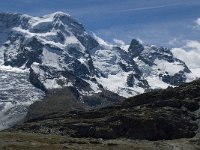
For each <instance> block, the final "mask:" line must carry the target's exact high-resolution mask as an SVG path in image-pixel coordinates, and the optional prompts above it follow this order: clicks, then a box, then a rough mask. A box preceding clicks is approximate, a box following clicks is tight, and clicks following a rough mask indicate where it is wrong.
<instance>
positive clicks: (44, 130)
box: [0, 80, 200, 150]
mask: <svg viewBox="0 0 200 150" xmlns="http://www.w3.org/2000/svg"><path fill="white" fill-rule="evenodd" d="M199 91H200V80H196V81H193V82H191V83H185V84H183V85H181V86H179V87H176V88H168V89H166V90H154V91H152V92H148V93H145V94H142V95H138V96H135V97H132V98H128V99H126V100H125V101H123V102H121V103H118V104H115V105H113V106H107V107H104V108H98V109H91V108H90V109H89V110H83V109H79V108H78V107H77V106H79V105H77V104H73V105H74V106H76V107H74V106H73V107H74V108H76V109H74V110H68V111H66V110H62V109H61V110H60V111H59V110H58V111H57V112H52V111H49V110H47V109H46V110H47V111H44V112H45V113H44V115H41V112H42V111H39V112H37V111H34V109H33V108H34V107H32V106H31V107H30V109H29V113H28V115H27V118H26V119H27V120H26V121H25V122H24V123H21V124H18V125H17V126H14V127H13V128H10V129H8V130H6V131H4V132H1V133H0V136H2V138H1V140H0V141H1V143H3V144H4V145H5V147H6V144H8V145H7V147H9V145H10V144H11V145H13V143H14V145H15V146H16V147H20V146H21V148H23V146H25V145H24V144H22V145H20V142H22V143H26V142H27V141H29V142H28V143H29V144H27V147H28V146H29V148H30V147H34V146H36V147H37V146H38V147H39V146H44V147H45V146H47V147H48V146H50V145H53V146H57V147H59V148H60V149H61V148H63V149H64V148H67V147H68V148H69V149H73V148H74V149H80V148H88V149H89V148H95V149H134V148H135V149H137V148H140V149H153V150H154V149H172V150H173V149H174V150H175V149H199V148H200V147H199V146H200V145H199V112H200V111H199V105H200V104H199V102H200V93H199ZM50 101H51V100H50ZM55 101H56V98H55ZM42 102H43V104H42V106H44V105H46V107H48V105H49V102H48V100H46V101H42ZM68 102H69V104H71V102H70V101H68ZM66 104H67V102H66ZM33 105H34V104H33ZM37 105H38V106H39V105H40V104H37ZM54 105H55V107H57V106H59V104H57V103H54ZM38 106H37V108H40V107H38ZM41 110H44V109H41ZM32 112H34V115H32V114H33V113H32ZM37 113H40V115H39V116H38V115H37ZM32 116H38V117H32ZM12 135H14V136H13V138H11V139H13V140H14V141H9V142H5V141H6V137H7V136H8V137H9V136H12ZM15 136H16V137H15ZM25 137H28V138H27V139H26V138H25ZM35 137H38V138H45V139H46V140H48V141H46V140H43V141H40V140H38V139H36V138H35ZM24 138H25V139H24ZM16 139H21V140H19V141H16ZM53 139H54V140H53ZM146 140H148V141H146ZM10 142H11V143H10ZM12 142H13V143H12ZM51 142H52V143H51ZM31 143H32V144H31ZM33 143H34V144H33ZM45 143H46V144H45ZM33 145H34V146H33ZM25 147H26V146H25ZM27 147H26V148H27ZM44 149H45V148H44Z"/></svg>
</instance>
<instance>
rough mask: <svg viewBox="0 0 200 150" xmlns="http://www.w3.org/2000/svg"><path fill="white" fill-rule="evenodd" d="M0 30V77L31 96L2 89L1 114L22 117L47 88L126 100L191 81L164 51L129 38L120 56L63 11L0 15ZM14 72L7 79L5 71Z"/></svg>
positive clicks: (119, 50) (183, 66) (186, 70)
mask: <svg viewBox="0 0 200 150" xmlns="http://www.w3.org/2000/svg"><path fill="white" fill-rule="evenodd" d="M0 31H1V32H0V46H1V47H0V63H1V64H0V69H1V70H0V73H1V74H2V75H3V76H4V77H5V80H7V81H12V82H14V83H17V84H18V87H21V89H26V93H29V94H28V95H30V97H32V100H31V102H30V99H29V97H26V96H24V93H23V92H21V90H20V89H18V88H17V87H16V86H13V85H11V86H9V87H8V88H5V89H4V91H2V92H1V93H0V94H1V97H0V102H1V104H2V105H1V106H2V109H1V112H3V113H4V114H6V113H7V115H9V114H13V113H12V112H13V111H11V110H12V109H13V108H16V106H18V107H17V110H16V111H20V112H22V113H24V112H26V109H25V108H27V106H28V105H30V104H31V103H32V102H33V101H35V100H38V99H41V98H42V97H43V96H44V95H45V92H48V91H49V90H52V89H58V88H59V89H60V88H64V87H73V88H74V89H75V90H76V91H77V92H78V93H79V94H80V95H84V96H85V95H93V94H95V93H98V92H103V91H105V90H108V91H111V92H114V93H117V94H118V95H120V96H123V97H130V96H133V95H137V94H140V93H144V92H145V91H148V90H151V89H155V88H167V87H168V86H177V85H180V84H181V83H183V82H187V81H189V80H190V77H191V76H192V73H191V71H190V70H189V68H188V67H187V66H186V64H185V63H184V62H183V61H181V60H179V59H177V58H175V57H174V56H173V54H172V53H171V52H170V50H169V49H166V48H163V47H156V46H148V45H143V44H141V43H140V42H139V41H137V40H135V39H133V40H132V42H131V44H130V47H129V48H128V51H126V50H124V49H123V48H120V47H117V46H114V45H111V44H107V43H106V42H104V41H103V40H102V39H101V38H99V37H97V36H93V35H90V34H88V33H87V32H86V30H85V29H84V27H83V25H82V24H81V23H79V22H78V21H77V20H76V19H74V18H73V17H71V16H70V15H69V14H66V13H63V12H56V13H53V14H49V15H45V16H42V17H32V16H28V15H22V14H10V13H0ZM16 70H18V71H19V72H18V73H17V74H16V76H17V77H15V78H13V76H11V75H10V74H11V73H10V72H13V73H16ZM22 74H25V76H26V78H24V77H23V75H22ZM0 81H1V80H0ZM27 82H28V84H27ZM1 85H3V84H2V83H1ZM5 86H6V85H5ZM28 87H29V88H28ZM30 87H31V88H30ZM13 89H14V90H16V89H17V90H16V92H15V93H13V94H15V95H17V96H18V97H19V98H16V99H15V100H12V99H13V98H12V97H13V94H10V93H11V91H13ZM22 102H24V103H22ZM22 106H23V107H22ZM8 112H9V113H8ZM13 116H15V115H13ZM17 120H19V119H17ZM4 124H7V122H6V121H5V122H3V123H2V126H4ZM11 124H12V123H11Z"/></svg>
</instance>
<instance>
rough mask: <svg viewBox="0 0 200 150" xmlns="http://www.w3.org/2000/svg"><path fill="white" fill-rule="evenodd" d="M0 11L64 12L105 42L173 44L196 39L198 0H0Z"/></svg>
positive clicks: (28, 12)
mask: <svg viewBox="0 0 200 150" xmlns="http://www.w3.org/2000/svg"><path fill="white" fill-rule="evenodd" d="M0 11H1V12H18V13H26V14H29V15H33V16H41V15H45V14H48V13H52V12H55V11H63V12H67V13H69V14H71V15H72V16H74V17H75V18H77V19H78V20H79V21H80V22H81V23H82V24H83V25H84V26H85V28H86V30H87V31H88V32H94V33H96V34H97V35H98V36H100V37H102V38H103V39H105V40H107V41H109V42H112V41H113V39H114V38H117V39H121V40H124V41H125V42H127V43H129V42H130V41H131V39H133V38H139V39H141V40H142V41H144V42H145V43H147V44H156V45H163V46H167V47H174V46H179V45H181V44H182V43H184V42H185V41H186V40H199V39H200V33H199V30H198V29H197V28H195V20H196V19H197V18H200V0H139V1H138V0H0Z"/></svg>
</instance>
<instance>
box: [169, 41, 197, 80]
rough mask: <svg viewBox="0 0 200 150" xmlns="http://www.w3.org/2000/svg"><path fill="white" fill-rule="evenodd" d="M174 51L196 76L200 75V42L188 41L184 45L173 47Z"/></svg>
mask: <svg viewBox="0 0 200 150" xmlns="http://www.w3.org/2000/svg"><path fill="white" fill-rule="evenodd" d="M172 53H173V54H174V56H175V57H177V58H179V59H180V60H183V61H184V62H185V63H186V65H187V66H188V67H189V68H190V70H191V71H192V72H193V73H194V74H195V75H196V76H198V77H200V42H198V41H187V42H186V44H185V46H184V47H182V48H173V49H172Z"/></svg>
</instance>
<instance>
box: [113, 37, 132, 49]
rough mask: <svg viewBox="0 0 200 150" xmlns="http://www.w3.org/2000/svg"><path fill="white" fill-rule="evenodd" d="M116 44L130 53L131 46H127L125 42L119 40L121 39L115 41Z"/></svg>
mask: <svg viewBox="0 0 200 150" xmlns="http://www.w3.org/2000/svg"><path fill="white" fill-rule="evenodd" d="M113 41H114V43H115V44H116V46H118V47H120V48H121V49H123V50H125V51H128V48H129V45H128V44H126V43H125V42H124V41H122V40H119V39H113Z"/></svg>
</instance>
